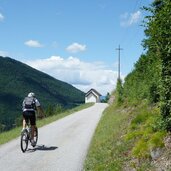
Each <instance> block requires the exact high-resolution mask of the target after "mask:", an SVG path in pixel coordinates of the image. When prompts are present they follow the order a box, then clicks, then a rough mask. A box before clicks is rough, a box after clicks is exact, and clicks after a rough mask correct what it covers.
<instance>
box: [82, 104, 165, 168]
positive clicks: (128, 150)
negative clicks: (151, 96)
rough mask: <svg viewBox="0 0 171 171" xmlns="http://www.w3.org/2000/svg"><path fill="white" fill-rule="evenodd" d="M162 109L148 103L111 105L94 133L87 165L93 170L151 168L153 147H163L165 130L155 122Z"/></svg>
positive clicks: (85, 166) (86, 166)
mask: <svg viewBox="0 0 171 171" xmlns="http://www.w3.org/2000/svg"><path fill="white" fill-rule="evenodd" d="M158 120H159V110H158V108H157V107H156V106H153V107H149V106H148V105H147V104H146V103H143V102H142V103H141V104H139V105H134V106H131V107H130V106H124V105H123V106H120V107H117V106H115V105H114V104H113V105H111V106H109V107H108V108H107V109H106V110H105V111H104V114H103V116H102V118H101V120H100V123H99V125H98V127H97V129H96V132H95V134H94V137H93V140H92V143H91V145H90V148H89V152H88V155H87V158H86V161H85V165H84V169H85V170H86V171H87V170H91V171H104V170H105V171H121V170H122V171H132V170H137V171H146V170H152V169H154V167H153V166H152V165H151V157H150V150H152V149H155V148H162V147H163V138H164V136H165V135H166V132H164V131H161V130H160V129H158V128H157V127H158V126H160V125H158V126H157V125H156V123H157V122H156V121H158Z"/></svg>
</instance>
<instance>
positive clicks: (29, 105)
mask: <svg viewBox="0 0 171 171" xmlns="http://www.w3.org/2000/svg"><path fill="white" fill-rule="evenodd" d="M22 106H23V108H22V110H23V129H22V130H24V129H25V127H26V123H27V122H28V121H30V125H31V145H32V146H35V142H34V130H35V128H36V110H38V114H39V115H40V116H41V117H43V116H45V115H44V112H43V109H42V107H41V105H40V103H39V101H38V100H37V98H36V97H35V94H34V93H33V92H30V93H29V94H28V96H27V97H25V99H24V100H23V104H22Z"/></svg>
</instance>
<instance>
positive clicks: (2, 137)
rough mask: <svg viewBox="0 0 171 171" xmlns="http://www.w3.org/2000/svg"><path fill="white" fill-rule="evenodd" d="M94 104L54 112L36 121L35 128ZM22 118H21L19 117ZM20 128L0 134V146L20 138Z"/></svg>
mask: <svg viewBox="0 0 171 171" xmlns="http://www.w3.org/2000/svg"><path fill="white" fill-rule="evenodd" d="M93 104H94V103H85V104H82V105H80V106H78V107H75V108H72V109H68V110H65V111H64V110H56V112H55V113H53V115H52V114H51V116H48V117H46V118H44V119H40V120H38V121H37V127H38V128H40V127H42V126H44V125H47V124H49V123H51V122H54V121H56V120H58V119H61V118H63V117H65V116H68V115H70V114H72V113H74V112H77V111H80V110H83V109H85V108H88V107H90V106H92V105H93ZM21 117H22V116H21ZM21 120H22V118H20V123H21V125H22V121H21ZM21 128H22V127H21V126H19V127H16V128H14V129H11V130H10V131H6V132H3V133H0V145H1V144H4V143H7V142H8V141H10V140H12V139H15V138H17V137H19V136H20V133H21Z"/></svg>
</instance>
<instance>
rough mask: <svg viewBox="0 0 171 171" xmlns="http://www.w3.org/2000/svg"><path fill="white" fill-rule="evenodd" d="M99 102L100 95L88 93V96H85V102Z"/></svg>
mask: <svg viewBox="0 0 171 171" xmlns="http://www.w3.org/2000/svg"><path fill="white" fill-rule="evenodd" d="M91 102H93V103H99V102H100V97H99V96H98V95H97V96H96V95H94V94H93V93H90V94H89V95H88V96H86V97H85V103H91Z"/></svg>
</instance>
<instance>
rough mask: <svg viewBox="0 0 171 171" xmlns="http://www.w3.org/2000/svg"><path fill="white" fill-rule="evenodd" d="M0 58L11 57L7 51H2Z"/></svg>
mask: <svg viewBox="0 0 171 171" xmlns="http://www.w3.org/2000/svg"><path fill="white" fill-rule="evenodd" d="M0 56H4V57H6V56H9V53H8V52H6V51H0Z"/></svg>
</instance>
